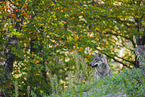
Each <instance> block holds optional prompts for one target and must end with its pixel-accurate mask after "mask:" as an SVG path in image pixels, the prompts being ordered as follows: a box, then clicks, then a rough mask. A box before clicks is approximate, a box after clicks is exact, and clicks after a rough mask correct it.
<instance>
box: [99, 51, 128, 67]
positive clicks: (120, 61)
mask: <svg viewBox="0 0 145 97" xmlns="http://www.w3.org/2000/svg"><path fill="white" fill-rule="evenodd" d="M97 50H98V51H101V50H100V49H97ZM103 54H104V55H106V56H107V57H108V58H111V59H113V60H114V61H116V62H118V63H121V64H123V66H126V67H127V68H129V69H131V67H130V66H128V65H126V64H124V63H123V62H121V61H119V60H117V59H115V58H114V57H112V56H109V55H108V54H106V53H103Z"/></svg>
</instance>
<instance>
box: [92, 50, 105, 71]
mask: <svg viewBox="0 0 145 97" xmlns="http://www.w3.org/2000/svg"><path fill="white" fill-rule="evenodd" d="M94 54H95V55H94V57H93V61H92V62H91V63H90V64H89V65H90V66H91V67H93V68H94V67H98V66H99V65H101V64H103V63H104V62H103V60H102V59H103V55H102V54H101V53H96V52H94Z"/></svg>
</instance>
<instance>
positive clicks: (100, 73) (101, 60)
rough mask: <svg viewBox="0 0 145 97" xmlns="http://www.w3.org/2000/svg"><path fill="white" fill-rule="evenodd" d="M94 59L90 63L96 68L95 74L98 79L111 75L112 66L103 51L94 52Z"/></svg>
mask: <svg viewBox="0 0 145 97" xmlns="http://www.w3.org/2000/svg"><path fill="white" fill-rule="evenodd" d="M94 54H95V55H94V57H93V61H92V62H91V63H90V64H89V65H90V66H91V67H92V68H95V75H96V77H97V79H99V78H102V77H105V76H110V75H111V72H110V69H111V68H110V66H109V65H108V62H107V59H106V58H105V56H103V55H102V54H101V53H96V52H94Z"/></svg>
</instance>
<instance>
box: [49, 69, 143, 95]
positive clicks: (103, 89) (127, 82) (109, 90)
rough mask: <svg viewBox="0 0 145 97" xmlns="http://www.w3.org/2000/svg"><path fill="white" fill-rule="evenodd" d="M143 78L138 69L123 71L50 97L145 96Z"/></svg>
mask: <svg viewBox="0 0 145 97" xmlns="http://www.w3.org/2000/svg"><path fill="white" fill-rule="evenodd" d="M144 78H145V76H143V74H142V71H141V70H140V69H132V70H127V69H126V70H124V71H123V72H122V73H119V74H115V75H113V76H111V77H107V78H102V79H99V80H98V81H95V82H92V83H90V84H85V85H82V86H78V87H77V88H76V89H73V90H69V91H65V92H64V93H63V94H61V95H51V96H50V97H88V96H89V97H96V96H98V97H100V96H103V95H107V94H114V93H120V92H126V93H127V96H131V97H132V96H135V97H142V96H145V93H144V88H145V83H144Z"/></svg>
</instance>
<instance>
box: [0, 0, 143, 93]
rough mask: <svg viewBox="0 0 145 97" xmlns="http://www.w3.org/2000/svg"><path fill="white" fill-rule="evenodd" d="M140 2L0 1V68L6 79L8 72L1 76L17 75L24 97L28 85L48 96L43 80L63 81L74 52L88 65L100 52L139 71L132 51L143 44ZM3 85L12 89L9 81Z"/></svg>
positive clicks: (141, 7) (87, 0) (111, 0)
mask: <svg viewBox="0 0 145 97" xmlns="http://www.w3.org/2000/svg"><path fill="white" fill-rule="evenodd" d="M143 1H144V0H5V1H4V0H2V1H0V4H1V6H0V21H1V24H0V32H1V33H0V36H1V37H0V40H1V42H0V45H1V46H0V50H1V64H2V65H1V68H3V69H2V72H5V74H4V75H7V72H9V74H8V75H7V77H6V76H3V77H4V78H5V79H9V78H10V75H11V74H21V76H20V78H19V81H22V83H20V84H21V86H23V87H22V90H21V92H22V94H24V93H26V91H27V90H26V89H25V91H24V90H23V89H24V88H25V87H26V86H28V85H29V86H31V87H37V88H39V89H40V90H45V92H47V94H51V93H52V91H51V85H50V84H48V83H50V81H51V80H48V79H47V77H48V76H49V77H51V76H50V75H49V74H50V73H51V74H52V75H54V74H56V75H57V76H58V79H59V80H60V79H62V80H66V76H67V74H68V71H70V70H71V71H73V70H74V68H73V67H74V66H75V62H74V60H73V59H72V58H71V54H70V53H72V52H73V51H74V50H76V51H77V52H78V53H79V54H80V55H81V56H83V57H84V58H85V60H86V61H87V62H89V60H91V59H92V53H93V52H94V51H98V52H101V53H103V54H104V55H106V56H107V58H108V59H113V60H114V61H116V62H119V63H121V64H123V66H124V67H127V68H133V67H136V68H138V67H139V63H138V60H137V57H136V55H135V51H134V48H135V47H136V46H137V45H145V6H144V3H145V2H143ZM121 49H125V52H123V55H122V56H120V52H118V51H119V50H121ZM10 65H11V66H10ZM8 67H10V68H9V69H6V68H8ZM12 68H13V69H12ZM88 70H89V69H88ZM48 71H50V72H48ZM2 74H3V73H2ZM43 76H44V77H43ZM40 79H42V80H41V81H40ZM1 81H2V82H1V84H3V83H5V85H6V86H7V88H9V87H10V85H9V83H10V82H5V81H4V80H1ZM35 83H37V84H35ZM44 83H45V84H44ZM11 84H14V82H11ZM46 84H47V85H46ZM5 85H3V87H5ZM40 86H41V87H40ZM12 87H13V86H11V87H10V88H12ZM48 87H49V88H48Z"/></svg>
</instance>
